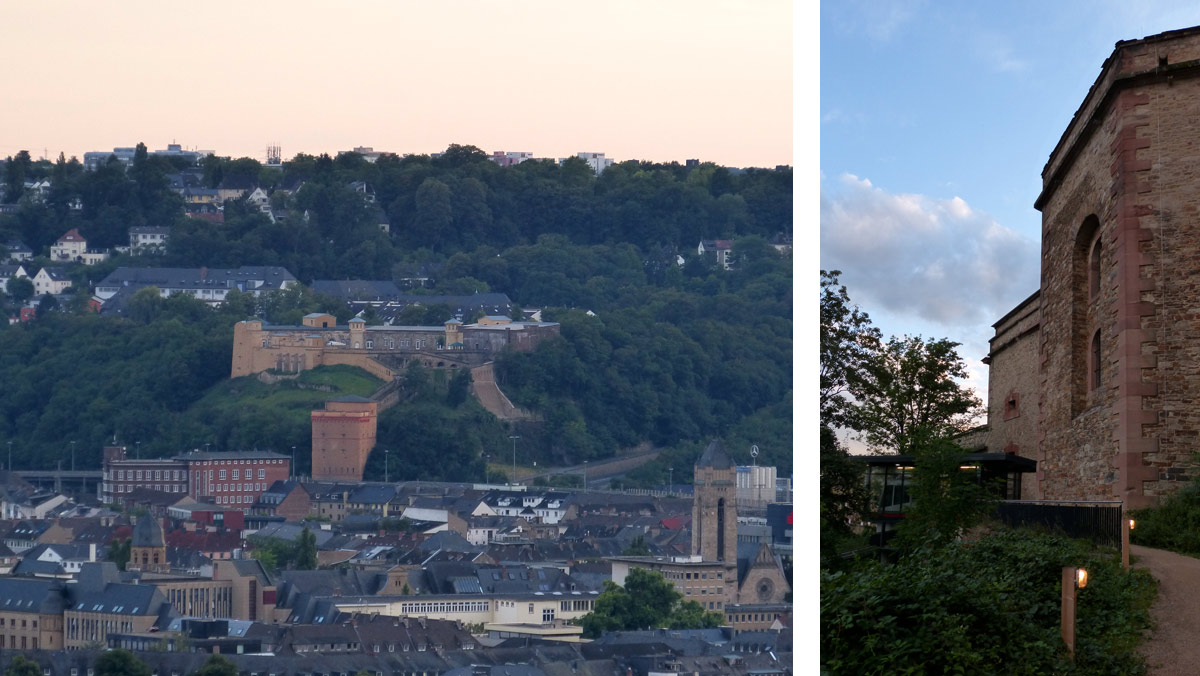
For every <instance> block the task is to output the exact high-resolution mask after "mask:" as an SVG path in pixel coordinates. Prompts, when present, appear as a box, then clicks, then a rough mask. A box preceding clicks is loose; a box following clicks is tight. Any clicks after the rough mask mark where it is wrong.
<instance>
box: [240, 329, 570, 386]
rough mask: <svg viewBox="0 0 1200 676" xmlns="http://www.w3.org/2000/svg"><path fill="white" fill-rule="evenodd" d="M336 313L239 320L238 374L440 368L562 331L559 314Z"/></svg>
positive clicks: (385, 374) (485, 358) (382, 374)
mask: <svg viewBox="0 0 1200 676" xmlns="http://www.w3.org/2000/svg"><path fill="white" fill-rule="evenodd" d="M335 322H336V320H335V319H334V317H333V315H329V314H316V313H314V314H310V315H308V316H306V317H304V319H303V324H302V325H301V326H272V325H265V324H263V322H262V320H258V319H251V320H247V321H243V322H238V323H237V324H236V325H235V326H234V329H233V368H232V371H231V376H232V377H234V378H237V377H240V376H248V375H253V374H255V373H262V372H263V371H267V370H270V369H275V370H276V371H278V372H282V373H299V372H300V371H304V370H307V369H311V368H314V367H317V366H332V365H335V364H347V365H350V366H358V367H360V368H363V369H365V370H367V371H369V372H371V373H372V374H374V375H376V376H378V377H379V378H382V379H384V380H387V381H390V380H392V379H393V378H395V377H396V375H397V374H398V373H399V372H400V371H402V370H403V369H404V368H405V367H406V366H408V365H409V364H411V363H414V362H415V363H418V364H421V365H422V366H426V367H429V368H438V369H459V368H472V367H476V366H481V365H483V364H485V363H487V362H489V361H491V360H492V358H493V357H494V356H495V354H496V353H497V352H499V351H501V350H503V349H505V348H512V349H514V350H520V351H529V350H532V349H533V348H534V347H536V346H537V344H538V343H539V342H541V341H542V340H545V339H546V338H548V337H550V336H554V335H558V328H559V326H558V324H556V323H553V322H514V321H512V320H511V319H509V318H508V317H484V318H482V319H480V320H479V321H478V322H477V323H475V324H466V325H464V324H463V323H462V322H461V321H458V320H453V319H452V320H450V321H448V322H446V323H445V325H444V326H367V323H366V322H365V321H363V320H362V319H358V318H354V319H351V320H350V321H349V322H348V324H347V325H345V326H336V325H335Z"/></svg>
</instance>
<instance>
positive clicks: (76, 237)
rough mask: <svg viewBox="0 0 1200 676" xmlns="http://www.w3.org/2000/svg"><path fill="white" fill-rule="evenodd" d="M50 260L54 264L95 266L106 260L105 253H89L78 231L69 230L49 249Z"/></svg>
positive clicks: (84, 240) (106, 253) (85, 241)
mask: <svg viewBox="0 0 1200 676" xmlns="http://www.w3.org/2000/svg"><path fill="white" fill-rule="evenodd" d="M50 260H52V261H54V262H56V263H83V264H84V265H95V264H97V263H99V262H101V261H106V260H108V252H107V251H91V250H89V249H88V248H87V240H86V239H84V237H83V235H81V234H79V230H77V229H75V228H71V229H70V230H68V231H67V233H66V234H65V235H63V236H62V237H59V238H58V241H57V242H55V243H54V244H53V245H52V246H51V247H50Z"/></svg>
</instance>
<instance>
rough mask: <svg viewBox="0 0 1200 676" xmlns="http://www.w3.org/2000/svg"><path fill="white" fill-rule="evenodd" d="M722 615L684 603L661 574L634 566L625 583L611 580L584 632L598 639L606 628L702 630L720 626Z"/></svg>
mask: <svg viewBox="0 0 1200 676" xmlns="http://www.w3.org/2000/svg"><path fill="white" fill-rule="evenodd" d="M722 620H723V617H722V616H721V615H720V614H719V613H710V612H706V611H704V609H703V608H699V604H697V603H695V602H691V605H686V604H684V603H683V594H681V593H679V591H677V590H676V589H675V586H674V585H672V584H671V583H670V582H668V581H667V580H666V579H664V578H663V576H662V575H661V574H659V573H656V572H653V571H650V570H647V569H645V568H633V569H631V570H630V571H629V575H628V576H626V578H625V586H624V587H622V586H619V585H617V584H615V583H613V582H611V581H607V582H605V583H604V591H603V592H602V593H601V594H600V596H599V597H597V598H596V605H595V608H594V610H593V611H592V612H590V613H588V614H587V615H584V616H583V620H582V621H581V624H582V625H583V635H584V636H585V637H587V638H596V637H597V636H599V635H600V634H602V633H604V632H607V631H628V630H634V629H653V628H656V627H664V628H671V629H700V628H703V627H715V626H719V625H720V623H721V621H722Z"/></svg>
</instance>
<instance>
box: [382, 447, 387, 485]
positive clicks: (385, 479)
mask: <svg viewBox="0 0 1200 676" xmlns="http://www.w3.org/2000/svg"><path fill="white" fill-rule="evenodd" d="M383 483H385V484H386V483H388V449H386V448H385V449H383Z"/></svg>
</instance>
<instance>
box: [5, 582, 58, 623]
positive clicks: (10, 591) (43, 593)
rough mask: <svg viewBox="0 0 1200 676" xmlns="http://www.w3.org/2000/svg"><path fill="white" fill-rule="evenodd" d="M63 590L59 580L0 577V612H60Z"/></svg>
mask: <svg viewBox="0 0 1200 676" xmlns="http://www.w3.org/2000/svg"><path fill="white" fill-rule="evenodd" d="M64 590H65V585H63V584H62V582H61V581H59V580H29V579H21V578H12V577H0V612H14V613H47V614H56V615H57V614H61V613H62V611H63V608H64V607H66V605H67V600H66V595H65V591H64Z"/></svg>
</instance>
